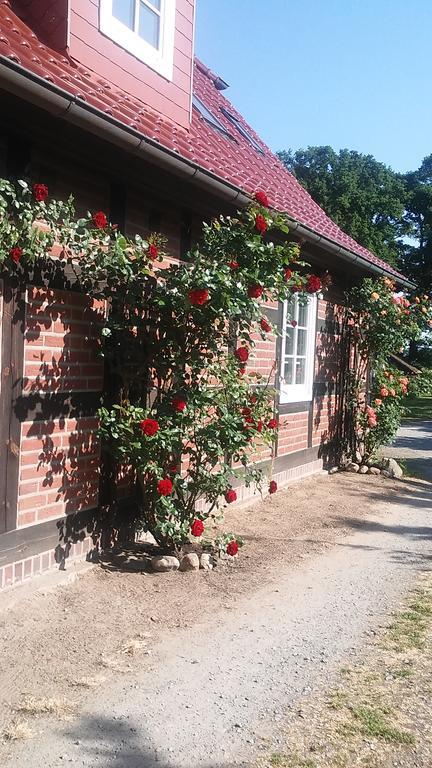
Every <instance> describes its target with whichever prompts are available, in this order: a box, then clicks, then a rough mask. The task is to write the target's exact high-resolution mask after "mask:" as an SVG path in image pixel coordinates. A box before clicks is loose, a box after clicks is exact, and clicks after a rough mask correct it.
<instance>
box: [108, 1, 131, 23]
mask: <svg viewBox="0 0 432 768" xmlns="http://www.w3.org/2000/svg"><path fill="white" fill-rule="evenodd" d="M112 12H113V16H115V18H116V19H118V20H119V21H121V22H122V24H126V26H127V27H129V29H133V28H134V13H135V0H113V4H112Z"/></svg>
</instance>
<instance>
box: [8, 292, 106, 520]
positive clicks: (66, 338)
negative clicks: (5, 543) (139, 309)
mask: <svg viewBox="0 0 432 768" xmlns="http://www.w3.org/2000/svg"><path fill="white" fill-rule="evenodd" d="M102 312H103V306H102V304H101V303H98V302H94V301H91V300H90V299H89V298H88V297H86V296H82V295H80V294H77V293H72V292H68V291H58V290H46V289H45V288H35V287H29V288H28V290H27V302H26V312H25V334H24V366H23V367H24V370H23V391H24V392H25V393H38V394H43V393H45V394H46V395H49V394H52V393H65V394H66V393H81V392H92V391H93V392H98V391H100V390H101V389H102V383H103V365H102V362H101V361H100V359H98V356H97V350H98V334H99V328H100V321H101V313H102ZM96 427H97V420H96V418H95V417H88V416H84V417H81V418H80V417H78V418H69V417H57V418H54V417H53V418H50V419H43V418H41V417H38V416H36V419H34V418H33V415H32V414H30V413H29V414H28V416H25V418H24V421H23V422H22V425H21V454H20V475H19V489H18V518H17V523H18V527H22V526H25V525H32V524H34V523H39V522H42V521H44V520H47V519H49V518H56V517H59V516H61V515H63V514H68V513H71V512H76V511H78V510H84V509H91V508H92V507H95V506H96V505H97V497H98V483H99V450H100V446H99V440H98V438H97V437H96V436H95V429H96Z"/></svg>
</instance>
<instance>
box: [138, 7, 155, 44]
mask: <svg viewBox="0 0 432 768" xmlns="http://www.w3.org/2000/svg"><path fill="white" fill-rule="evenodd" d="M138 34H139V36H140V37H142V38H143V39H144V40H146V41H147V42H148V43H150V45H152V46H153V47H154V48H159V16H158V15H157V13H155V12H154V11H151V10H150V8H148V7H147V6H146V5H144V4H143V3H140V17H139V27H138Z"/></svg>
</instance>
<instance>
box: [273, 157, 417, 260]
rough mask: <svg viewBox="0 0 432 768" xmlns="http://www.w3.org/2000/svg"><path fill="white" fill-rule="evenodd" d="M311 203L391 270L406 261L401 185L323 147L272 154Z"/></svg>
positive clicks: (366, 161) (380, 170)
mask: <svg viewBox="0 0 432 768" xmlns="http://www.w3.org/2000/svg"><path fill="white" fill-rule="evenodd" d="M278 155H279V158H280V159H281V160H282V162H283V163H284V165H285V166H286V167H287V168H288V170H289V171H291V173H293V174H294V175H295V176H296V178H297V179H298V180H299V182H300V183H301V184H302V185H303V186H304V187H305V189H307V191H308V192H309V194H310V195H311V196H312V197H313V199H314V200H315V201H316V202H317V203H318V205H320V206H321V207H322V208H323V209H324V210H325V211H326V213H327V214H328V215H329V216H330V217H331V218H332V219H333V221H335V222H336V224H338V225H339V226H340V227H341V229H343V230H344V232H346V233H347V234H348V235H351V237H353V238H354V239H355V240H357V242H358V243H360V244H361V245H363V246H365V248H369V250H371V251H372V252H373V253H375V254H376V255H377V256H379V257H380V258H381V259H383V260H384V261H387V262H388V263H389V264H392V265H393V266H398V265H399V264H400V263H401V262H403V261H404V259H405V258H406V245H405V243H404V240H403V236H404V235H405V234H407V231H408V229H409V223H407V221H406V220H405V218H404V213H405V202H406V197H407V188H406V180H405V179H404V178H403V177H402V176H401V175H399V174H397V173H395V172H394V171H392V169H391V168H389V167H388V166H386V165H384V164H383V163H380V162H378V160H375V158H374V157H372V155H364V154H361V153H360V152H355V151H354V150H348V149H342V150H340V152H339V153H337V152H335V151H334V150H333V149H332V148H331V147H329V146H322V147H308V149H299V150H297V151H296V152H292V151H291V150H288V151H283V152H279V153H278Z"/></svg>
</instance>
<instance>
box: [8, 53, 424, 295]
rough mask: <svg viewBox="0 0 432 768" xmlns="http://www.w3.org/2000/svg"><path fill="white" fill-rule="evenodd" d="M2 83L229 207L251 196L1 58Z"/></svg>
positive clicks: (312, 236) (323, 243)
mask: <svg viewBox="0 0 432 768" xmlns="http://www.w3.org/2000/svg"><path fill="white" fill-rule="evenodd" d="M0 85H1V86H3V87H4V88H5V90H7V91H10V92H11V93H13V94H15V95H18V96H21V97H22V98H24V99H25V100H26V101H30V102H31V103H32V104H35V105H36V106H39V107H41V108H43V109H45V110H47V111H48V112H50V113H51V114H52V115H53V116H54V117H57V118H62V119H65V120H68V121H69V122H71V123H73V124H74V125H77V126H78V127H80V128H84V129H85V130H87V131H89V132H91V133H93V134H95V135H96V136H98V137H103V138H104V139H106V140H107V141H110V142H112V143H113V144H116V145H117V146H119V147H121V148H122V149H125V150H126V151H128V152H132V153H136V154H138V155H143V156H144V157H146V158H147V159H148V160H150V161H153V162H154V163H156V164H157V165H158V166H160V167H163V168H166V169H167V170H169V171H170V172H171V173H174V174H175V175H177V176H180V177H183V178H186V179H188V180H191V181H192V180H193V181H194V182H195V183H196V184H198V185H199V186H201V187H204V188H205V189H207V190H208V191H209V192H212V193H213V194H215V195H216V196H218V197H220V198H222V199H224V200H226V201H227V202H229V203H231V204H234V203H235V204H236V205H238V206H240V207H242V206H246V205H248V204H249V203H250V202H251V196H250V195H247V194H245V193H244V191H243V190H242V189H240V188H239V187H236V186H235V185H234V184H230V182H228V181H225V180H224V179H222V178H220V177H219V176H217V175H216V174H214V173H212V172H211V171H206V170H205V169H203V168H201V167H200V166H199V165H198V164H197V163H194V162H192V161H191V160H187V159H186V158H182V157H180V156H179V155H178V154H177V153H176V152H174V151H173V150H170V149H167V148H165V147H162V146H161V145H160V144H159V143H158V142H157V141H155V140H154V139H150V138H147V137H145V136H143V134H142V133H139V131H137V130H135V129H134V128H131V127H130V126H127V125H124V124H123V123H121V122H120V121H119V120H117V119H116V118H114V117H112V116H111V115H108V114H106V113H105V112H102V110H100V109H97V108H96V107H93V106H92V105H91V104H88V103H87V102H86V101H84V100H83V99H80V98H79V97H78V96H72V95H71V94H70V93H68V92H67V91H65V90H64V89H63V88H60V87H58V86H56V85H54V84H53V83H51V82H50V81H49V80H46V79H44V78H42V77H40V76H39V75H36V74H34V73H33V72H30V71H29V70H27V69H25V68H24V67H22V66H21V65H19V64H17V63H16V62H15V61H13V60H12V59H8V58H7V57H5V56H0ZM288 218H289V220H290V231H291V232H296V234H298V235H299V236H300V237H302V238H304V239H305V240H307V241H308V242H311V243H314V244H317V245H318V244H319V245H320V247H321V248H323V249H324V250H326V251H329V252H330V253H334V254H335V255H336V256H339V257H340V258H341V259H343V260H344V261H347V262H349V263H351V264H357V265H358V266H359V267H361V268H363V269H365V270H367V271H369V272H374V273H375V274H379V275H387V276H388V277H390V278H392V279H394V280H396V282H397V283H398V284H399V285H401V286H404V287H407V288H415V285H414V283H411V282H410V281H409V280H406V279H403V278H399V277H395V276H394V275H393V274H392V273H391V272H389V271H387V270H386V269H385V268H384V267H380V266H378V265H377V264H374V263H373V262H370V261H368V260H367V259H365V258H363V257H362V256H358V255H357V254H354V253H352V252H351V251H349V250H347V249H346V248H343V247H342V246H341V245H338V244H337V243H335V242H334V241H333V240H329V239H328V238H326V237H323V236H322V235H318V234H316V232H314V231H313V230H312V229H310V228H309V227H306V226H305V225H303V224H300V222H298V221H296V220H295V219H292V218H291V217H290V216H289V217H288Z"/></svg>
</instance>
